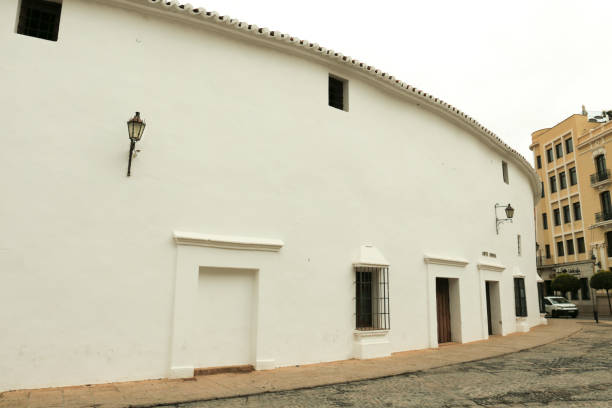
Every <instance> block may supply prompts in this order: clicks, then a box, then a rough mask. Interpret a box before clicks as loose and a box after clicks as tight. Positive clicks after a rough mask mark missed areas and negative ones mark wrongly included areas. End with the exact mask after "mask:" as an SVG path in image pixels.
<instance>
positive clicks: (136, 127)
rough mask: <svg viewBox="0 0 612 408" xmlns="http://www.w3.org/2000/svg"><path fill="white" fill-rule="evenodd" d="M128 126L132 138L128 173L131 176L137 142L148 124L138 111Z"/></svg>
mask: <svg viewBox="0 0 612 408" xmlns="http://www.w3.org/2000/svg"><path fill="white" fill-rule="evenodd" d="M127 126H128V136H129V138H130V157H129V159H128V171H127V175H128V177H130V172H131V169H132V157H133V156H134V148H135V147H136V142H138V141H139V140H140V139H141V138H142V135H143V133H144V130H145V127H146V126H147V124H146V123H145V121H144V120H143V119H142V118H141V117H140V112H136V114H135V115H134V117H133V118H132V119H130V120H128V122H127Z"/></svg>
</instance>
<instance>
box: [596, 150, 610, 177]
mask: <svg viewBox="0 0 612 408" xmlns="http://www.w3.org/2000/svg"><path fill="white" fill-rule="evenodd" d="M595 169H596V170H597V180H598V181H601V180H606V179H607V178H608V169H607V168H606V156H604V155H603V154H600V155H599V156H597V157H595Z"/></svg>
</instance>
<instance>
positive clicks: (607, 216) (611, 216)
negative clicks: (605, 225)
mask: <svg viewBox="0 0 612 408" xmlns="http://www.w3.org/2000/svg"><path fill="white" fill-rule="evenodd" d="M610 220H612V211H602V212H598V213H595V222H604V221H610Z"/></svg>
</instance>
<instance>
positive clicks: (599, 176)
mask: <svg viewBox="0 0 612 408" xmlns="http://www.w3.org/2000/svg"><path fill="white" fill-rule="evenodd" d="M611 182H612V179H611V178H610V170H609V169H605V170H604V171H598V172H597V173H595V174H591V187H601V186H604V185H606V184H608V183H611Z"/></svg>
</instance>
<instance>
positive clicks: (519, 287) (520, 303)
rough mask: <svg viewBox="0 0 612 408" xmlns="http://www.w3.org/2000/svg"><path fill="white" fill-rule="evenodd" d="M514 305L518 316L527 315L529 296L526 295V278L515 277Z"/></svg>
mask: <svg viewBox="0 0 612 408" xmlns="http://www.w3.org/2000/svg"><path fill="white" fill-rule="evenodd" d="M514 306H515V308H516V316H517V317H526V316H527V297H526V296H525V279H523V278H514Z"/></svg>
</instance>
